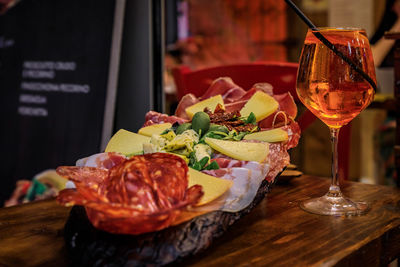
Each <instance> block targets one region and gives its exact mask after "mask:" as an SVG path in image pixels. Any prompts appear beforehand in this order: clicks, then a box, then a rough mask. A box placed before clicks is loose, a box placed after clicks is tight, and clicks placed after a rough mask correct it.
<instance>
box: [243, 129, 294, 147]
mask: <svg viewBox="0 0 400 267" xmlns="http://www.w3.org/2000/svg"><path fill="white" fill-rule="evenodd" d="M243 139H244V140H258V141H264V142H270V143H274V142H283V141H286V140H288V134H287V132H286V131H284V130H282V129H279V128H276V129H272V130H268V131H262V132H256V133H251V134H247V135H245V136H244V138H243Z"/></svg>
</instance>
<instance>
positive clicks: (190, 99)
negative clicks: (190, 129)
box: [175, 94, 200, 120]
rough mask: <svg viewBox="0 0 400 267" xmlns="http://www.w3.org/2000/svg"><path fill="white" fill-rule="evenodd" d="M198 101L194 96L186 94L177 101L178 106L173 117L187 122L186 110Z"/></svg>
mask: <svg viewBox="0 0 400 267" xmlns="http://www.w3.org/2000/svg"><path fill="white" fill-rule="evenodd" d="M199 101H200V100H199V99H198V98H197V97H196V96H195V95H194V94H186V95H184V96H183V97H182V98H181V101H179V103H178V106H177V107H176V111H175V116H178V117H180V118H182V119H186V120H189V116H188V115H187V114H186V111H185V110H186V108H187V107H190V106H192V105H194V104H196V103H198V102H199Z"/></svg>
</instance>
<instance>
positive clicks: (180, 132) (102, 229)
mask: <svg viewBox="0 0 400 267" xmlns="http://www.w3.org/2000/svg"><path fill="white" fill-rule="evenodd" d="M296 113H297V108H296V105H295V103H294V101H293V98H292V97H291V95H290V93H286V94H281V95H274V94H273V91H272V88H271V86H270V85H268V84H255V85H254V86H253V88H251V89H250V90H248V91H245V90H243V89H242V88H240V87H239V86H237V85H236V84H235V83H234V82H233V81H232V80H231V79H230V78H219V79H217V80H215V81H214V82H213V84H212V85H211V86H210V88H209V89H208V90H207V91H206V92H205V94H204V95H203V96H202V97H200V98H196V97H194V96H193V95H186V96H184V97H183V98H182V100H181V101H180V103H179V105H178V107H177V110H176V113H175V115H173V116H169V115H166V114H161V113H157V112H154V111H150V112H148V113H147V115H146V117H145V122H144V125H143V128H141V129H140V130H139V131H138V133H133V132H129V131H126V130H123V129H121V130H119V131H118V132H117V133H116V134H115V135H114V136H113V137H112V138H111V139H110V141H109V143H108V145H107V148H106V149H105V151H104V152H103V153H99V154H95V155H92V156H89V157H86V158H83V159H80V160H78V161H77V164H76V166H61V167H59V168H57V172H58V173H59V174H60V175H61V176H63V177H65V178H68V179H69V180H70V181H71V182H72V183H71V186H69V188H68V189H65V190H63V191H61V192H60V195H59V196H58V201H59V202H60V203H61V204H63V205H66V206H74V207H73V208H72V210H71V213H70V216H69V219H68V221H67V223H66V225H65V240H66V244H67V248H68V251H69V253H70V256H71V259H72V263H73V264H74V265H75V264H76V265H106V264H117V265H125V264H129V265H147V264H150V265H165V264H170V263H172V262H175V261H179V260H180V259H182V258H184V257H187V256H190V255H194V254H197V253H199V252H200V251H202V250H204V249H206V248H207V247H208V246H209V245H210V244H211V243H212V241H213V240H214V239H215V238H217V237H219V236H220V235H222V234H223V233H224V232H225V231H226V230H227V228H228V227H229V226H230V225H232V224H233V223H235V222H236V221H237V220H239V219H240V218H241V217H242V216H244V215H245V214H247V213H248V212H250V211H251V210H252V208H253V207H254V206H255V205H257V204H258V203H259V202H260V201H261V200H262V199H263V198H264V196H265V195H266V194H267V193H268V192H269V190H270V189H271V187H272V185H273V184H274V183H275V182H276V180H277V178H278V176H279V173H281V172H282V171H283V169H284V168H285V167H286V166H287V165H288V164H289V154H288V149H290V148H293V147H295V146H296V145H297V143H298V140H299V137H300V130H299V126H298V125H297V123H296V122H295V121H294V118H295V116H296Z"/></svg>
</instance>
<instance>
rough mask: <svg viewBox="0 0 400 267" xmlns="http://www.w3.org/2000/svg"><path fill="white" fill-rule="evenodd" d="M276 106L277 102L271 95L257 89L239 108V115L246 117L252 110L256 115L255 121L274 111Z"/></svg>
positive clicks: (277, 105)
mask: <svg viewBox="0 0 400 267" xmlns="http://www.w3.org/2000/svg"><path fill="white" fill-rule="evenodd" d="M278 107H279V103H278V102H277V101H276V100H275V99H274V98H273V97H272V96H270V95H268V94H266V93H264V92H262V91H257V92H256V93H255V94H254V95H253V96H252V97H251V98H250V99H249V101H247V103H246V104H245V105H244V107H243V108H242V109H241V110H240V115H242V116H243V117H247V116H249V115H250V113H251V112H253V113H254V115H255V116H256V121H261V120H263V119H265V118H266V117H268V116H269V115H271V114H272V113H274V112H275V111H276V110H277V109H278Z"/></svg>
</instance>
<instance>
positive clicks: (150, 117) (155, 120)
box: [143, 111, 188, 127]
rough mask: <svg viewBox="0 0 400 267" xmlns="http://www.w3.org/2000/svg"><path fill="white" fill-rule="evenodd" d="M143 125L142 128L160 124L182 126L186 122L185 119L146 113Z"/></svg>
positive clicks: (150, 112)
mask: <svg viewBox="0 0 400 267" xmlns="http://www.w3.org/2000/svg"><path fill="white" fill-rule="evenodd" d="M145 120H146V121H145V123H144V125H143V127H144V126H149V125H153V124H160V123H166V122H169V123H172V124H174V123H175V122H177V123H179V124H182V123H185V122H187V121H188V120H187V119H184V118H180V117H177V116H169V115H167V114H163V113H159V112H156V111H149V112H147V113H146V117H145Z"/></svg>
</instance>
